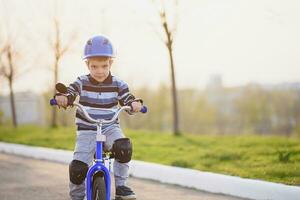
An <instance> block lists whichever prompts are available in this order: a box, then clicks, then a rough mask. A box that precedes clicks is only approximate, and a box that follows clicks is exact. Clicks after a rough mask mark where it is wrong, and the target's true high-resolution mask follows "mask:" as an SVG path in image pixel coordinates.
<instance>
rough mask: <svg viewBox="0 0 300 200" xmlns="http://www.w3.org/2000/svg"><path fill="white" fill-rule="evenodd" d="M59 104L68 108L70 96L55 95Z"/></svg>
mask: <svg viewBox="0 0 300 200" xmlns="http://www.w3.org/2000/svg"><path fill="white" fill-rule="evenodd" d="M55 100H56V102H57V105H58V106H62V107H64V108H66V107H67V106H68V97H66V96H63V95H58V96H56V97H55Z"/></svg>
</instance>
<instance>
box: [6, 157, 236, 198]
mask: <svg viewBox="0 0 300 200" xmlns="http://www.w3.org/2000/svg"><path fill="white" fill-rule="evenodd" d="M68 176H69V172H68V165H66V164H61V163H55V162H49V161H45V160H35V159H31V158H25V157H19V156H15V155H10V154H3V153H0V199H1V200H41V199H43V200H69V197H68V179H69V177H68ZM128 185H129V186H130V187H131V188H133V189H134V191H135V193H136V194H137V200H241V199H240V198H235V197H231V196H224V195H216V194H211V193H206V192H202V191H197V190H193V189H187V188H182V187H178V186H174V185H167V184H161V183H159V182H155V181H149V180H144V179H136V178H132V177H130V179H129V182H128ZM112 191H114V188H113V189H112Z"/></svg>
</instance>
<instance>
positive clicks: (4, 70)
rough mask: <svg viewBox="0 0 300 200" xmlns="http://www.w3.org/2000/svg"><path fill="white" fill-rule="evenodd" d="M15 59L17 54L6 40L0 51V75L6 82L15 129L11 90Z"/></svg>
mask: <svg viewBox="0 0 300 200" xmlns="http://www.w3.org/2000/svg"><path fill="white" fill-rule="evenodd" d="M16 57H17V52H16V50H15V49H14V48H13V45H12V42H11V40H7V42H6V44H5V45H4V46H3V48H1V50H0V74H1V75H2V76H4V77H5V78H6V79H7V81H8V85H9V96H10V105H11V113H12V120H13V126H14V127H17V125H18V124H17V115H16V106H15V97H14V90H13V83H14V80H15V75H16V64H15V61H16Z"/></svg>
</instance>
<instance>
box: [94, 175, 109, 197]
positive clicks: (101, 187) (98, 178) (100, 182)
mask: <svg viewBox="0 0 300 200" xmlns="http://www.w3.org/2000/svg"><path fill="white" fill-rule="evenodd" d="M92 199H93V200H106V185H105V179H104V176H103V173H97V174H95V175H94V176H93V187H92Z"/></svg>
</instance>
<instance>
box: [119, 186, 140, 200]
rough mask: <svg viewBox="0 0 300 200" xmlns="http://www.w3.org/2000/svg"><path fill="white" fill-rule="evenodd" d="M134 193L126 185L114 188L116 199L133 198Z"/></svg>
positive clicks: (134, 196) (134, 197)
mask: <svg viewBox="0 0 300 200" xmlns="http://www.w3.org/2000/svg"><path fill="white" fill-rule="evenodd" d="M135 199H136V195H135V194H134V192H133V191H132V190H131V189H130V188H129V187H126V186H118V187H117V189H116V200H135Z"/></svg>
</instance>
